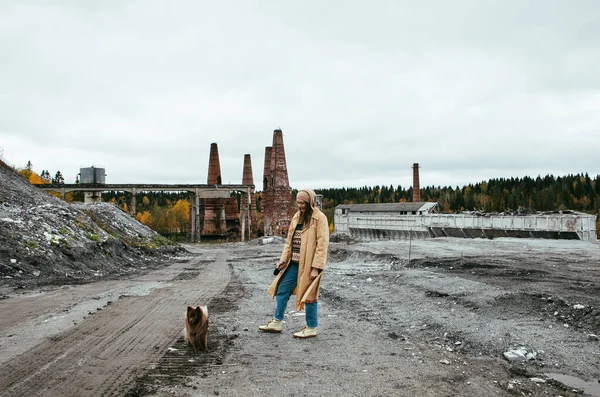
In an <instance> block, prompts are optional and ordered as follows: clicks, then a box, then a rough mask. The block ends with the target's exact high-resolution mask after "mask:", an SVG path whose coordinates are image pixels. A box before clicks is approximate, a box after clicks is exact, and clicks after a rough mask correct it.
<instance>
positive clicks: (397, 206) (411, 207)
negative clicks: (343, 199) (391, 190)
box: [335, 202, 438, 212]
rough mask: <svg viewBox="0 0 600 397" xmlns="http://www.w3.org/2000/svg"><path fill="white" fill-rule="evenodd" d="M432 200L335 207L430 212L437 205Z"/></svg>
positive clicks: (378, 210)
mask: <svg viewBox="0 0 600 397" xmlns="http://www.w3.org/2000/svg"><path fill="white" fill-rule="evenodd" d="M437 205H438V204H437V203H430V202H416V203H413V202H410V203H409V202H405V203H372V204H339V205H338V206H336V207H335V208H336V209H338V208H340V209H347V210H350V211H356V212H418V211H425V212H429V211H430V210H431V209H432V208H434V207H435V206H437Z"/></svg>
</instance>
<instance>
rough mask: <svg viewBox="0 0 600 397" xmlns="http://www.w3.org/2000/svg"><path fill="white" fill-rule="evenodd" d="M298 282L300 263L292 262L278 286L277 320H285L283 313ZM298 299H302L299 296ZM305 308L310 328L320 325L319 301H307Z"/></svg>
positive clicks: (275, 316)
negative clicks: (318, 317) (318, 318)
mask: <svg viewBox="0 0 600 397" xmlns="http://www.w3.org/2000/svg"><path fill="white" fill-rule="evenodd" d="M297 284H298V264H297V263H290V264H289V266H288V267H287V269H286V270H285V273H283V276H281V280H279V285H278V286H277V294H276V295H275V300H276V301H277V308H276V309H275V315H274V316H273V318H275V320H283V315H284V313H285V308H286V307H287V303H288V301H289V300H290V296H291V295H292V292H294V288H296V285H297ZM298 299H300V298H299V297H298ZM304 310H305V311H306V326H307V327H310V328H315V327H316V326H317V325H318V320H317V316H318V306H317V302H316V301H315V302H312V303H305V304H304Z"/></svg>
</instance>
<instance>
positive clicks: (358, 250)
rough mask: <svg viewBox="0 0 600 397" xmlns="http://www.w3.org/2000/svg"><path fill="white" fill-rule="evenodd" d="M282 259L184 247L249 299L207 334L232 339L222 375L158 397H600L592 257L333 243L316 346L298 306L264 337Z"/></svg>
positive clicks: (505, 243) (508, 243)
mask: <svg viewBox="0 0 600 397" xmlns="http://www.w3.org/2000/svg"><path fill="white" fill-rule="evenodd" d="M282 247H283V243H282V242H281V241H279V240H276V241H274V242H273V243H272V244H267V245H252V244H226V245H222V246H201V245H200V246H189V247H188V249H190V250H192V251H194V252H196V253H198V254H200V255H208V254H209V253H210V254H212V255H215V253H217V256H219V255H224V256H225V255H226V256H227V257H228V258H230V259H228V261H229V262H230V263H231V266H232V272H233V274H234V279H235V280H236V283H237V284H236V287H235V289H237V290H238V292H239V291H241V292H240V293H239V298H236V299H235V304H234V305H233V307H231V308H229V309H228V310H226V311H219V310H217V311H216V312H214V313H213V316H212V319H211V321H212V324H213V328H212V331H213V332H218V333H219V334H220V335H228V336H229V337H232V336H233V337H234V338H235V339H234V343H233V346H232V347H231V348H229V349H228V351H227V353H226V354H224V355H223V358H222V363H221V364H220V365H219V366H214V364H210V365H207V366H201V367H199V369H198V371H199V372H201V375H199V376H191V377H189V378H188V379H187V382H184V383H181V384H178V385H172V384H170V385H162V386H161V384H160V382H158V383H156V384H155V388H153V389H152V395H160V396H167V395H170V396H171V395H175V396H209V395H222V396H250V395H289V396H293V395H304V394H311V395H322V396H391V395H394V396H396V395H397V396H483V395H487V396H513V395H529V396H576V395H590V396H600V383H599V382H600V364H599V363H600V342H598V338H597V337H596V335H598V333H599V332H598V331H599V330H600V290H599V287H598V286H599V285H600V261H599V259H600V247H599V246H598V245H597V244H591V243H583V242H574V241H547V240H521V239H500V240H493V241H489V240H464V239H433V240H417V241H381V242H372V243H360V244H344V243H333V244H332V245H331V247H330V261H329V264H328V266H327V269H326V271H327V273H326V275H325V279H324V281H323V288H322V296H321V298H320V300H319V316H320V325H319V335H318V337H317V338H314V339H307V340H296V339H294V338H293V337H292V333H293V332H295V331H296V330H299V329H300V328H301V327H302V326H304V316H303V313H296V312H294V311H293V308H294V306H293V299H292V301H291V302H290V304H289V306H288V312H287V313H286V318H285V320H284V332H282V333H281V334H264V333H261V332H259V331H258V329H257V328H258V326H259V325H261V324H263V323H265V322H266V321H268V320H269V319H270V318H271V316H272V312H273V309H274V301H272V300H271V299H270V298H269V297H268V296H267V295H266V289H267V287H268V284H269V283H270V281H271V278H272V274H271V273H272V266H273V264H274V263H275V261H276V260H277V259H278V257H279V253H280V251H281V249H282ZM219 252H221V253H222V254H218V253H219ZM409 252H410V256H411V260H410V262H409V260H408V255H409ZM218 302H219V300H218V299H216V300H214V301H213V302H211V303H212V306H213V307H214V306H215V305H216V306H217V307H218V306H219V303H218ZM210 308H211V305H209V310H210ZM511 351H512V352H514V353H515V354H517V358H510V359H508V358H507V357H506V356H505V353H506V354H507V355H508V353H510V352H511ZM519 354H522V355H523V357H521V358H519V357H518V355H519Z"/></svg>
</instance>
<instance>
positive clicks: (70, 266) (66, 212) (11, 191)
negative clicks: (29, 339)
mask: <svg viewBox="0 0 600 397" xmlns="http://www.w3.org/2000/svg"><path fill="white" fill-rule="evenodd" d="M180 251H183V248H181V247H180V246H178V245H176V244H173V243H171V242H169V241H168V240H166V239H164V238H162V237H161V236H160V235H158V234H157V233H156V232H154V231H153V230H151V229H149V228H148V227H146V226H145V225H143V224H141V223H139V222H138V221H137V220H135V219H134V218H132V217H131V216H129V215H127V214H125V213H124V212H123V211H121V210H120V209H119V208H117V207H116V206H114V205H112V204H108V203H99V204H82V203H77V204H68V203H66V202H64V201H62V200H60V199H57V198H56V197H53V196H50V195H48V194H47V193H45V192H43V191H41V190H39V189H37V188H36V187H35V186H32V185H31V184H30V183H29V182H28V181H26V180H25V179H24V178H23V177H21V176H20V175H19V174H17V173H16V172H15V171H14V170H13V169H12V168H10V167H9V166H7V165H6V164H5V163H3V162H2V161H0V288H2V287H8V288H29V287H34V286H41V285H48V284H64V283H82V282H88V281H92V280H97V279H98V278H102V277H112V276H117V275H123V274H126V273H132V272H136V271H139V270H144V269H146V268H150V267H154V266H157V265H159V264H160V263H162V262H164V261H165V260H166V259H168V258H169V257H170V256H172V255H173V254H175V253H177V252H180Z"/></svg>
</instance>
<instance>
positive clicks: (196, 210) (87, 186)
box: [36, 183, 254, 242]
mask: <svg viewBox="0 0 600 397" xmlns="http://www.w3.org/2000/svg"><path fill="white" fill-rule="evenodd" d="M36 186H37V187H38V188H40V189H42V190H44V191H47V192H57V193H60V196H61V198H62V199H63V200H64V198H65V194H66V193H68V192H73V191H79V192H92V193H102V192H110V191H113V192H114V191H121V192H129V193H131V203H130V204H131V205H130V208H131V211H132V213H133V214H135V213H136V199H135V195H136V194H137V193H140V192H148V191H155V192H157V191H160V192H189V193H191V194H192V200H191V208H190V223H191V236H192V241H193V242H197V241H199V239H200V232H201V230H199V225H201V221H202V219H201V218H200V200H206V199H228V198H230V197H231V193H234V192H236V193H241V194H242V195H246V197H247V200H242V202H243V203H247V206H248V208H243V207H242V208H241V209H240V228H241V233H240V234H241V240H242V241H244V239H245V234H246V230H247V231H248V232H247V233H248V239H250V236H251V231H252V227H251V226H252V225H251V217H250V208H251V204H252V203H251V202H250V201H251V197H252V193H253V192H254V185H187V184H183V185H180V184H176V185H163V184H104V183H101V184H100V183H79V184H62V183H61V184H57V183H54V184H41V185H36ZM246 226H247V227H246Z"/></svg>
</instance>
